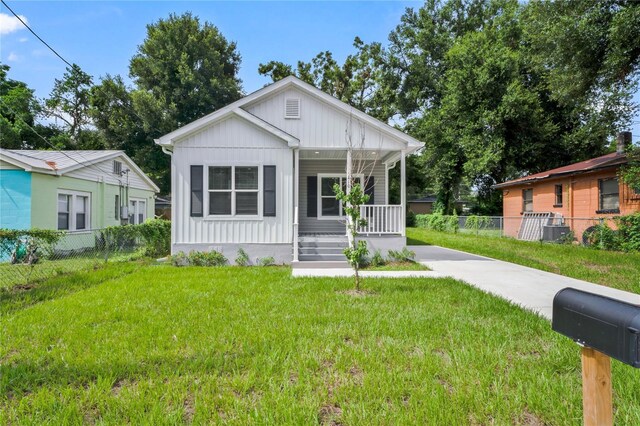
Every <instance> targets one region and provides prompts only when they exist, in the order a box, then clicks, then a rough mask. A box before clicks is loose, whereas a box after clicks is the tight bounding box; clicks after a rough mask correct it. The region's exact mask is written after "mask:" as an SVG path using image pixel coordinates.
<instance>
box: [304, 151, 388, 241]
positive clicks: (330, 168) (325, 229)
mask: <svg viewBox="0 0 640 426" xmlns="http://www.w3.org/2000/svg"><path fill="white" fill-rule="evenodd" d="M346 167H347V166H346V160H300V200H299V203H300V204H299V219H298V220H299V223H300V225H299V229H300V232H301V233H310V234H314V233H318V234H323V233H324V234H327V233H331V234H333V233H338V234H339V233H344V232H346V228H345V223H344V221H343V220H330V219H320V220H319V219H318V218H317V217H308V216H307V194H308V188H307V177H308V176H317V175H318V174H323V173H327V174H332V173H335V174H336V175H343V174H346ZM369 170H370V169H369V168H367V172H366V173H365V174H366V175H368V174H369ZM365 177H366V176H365ZM371 177H372V178H373V179H374V187H373V202H374V204H384V202H385V185H386V184H387V183H386V182H385V173H384V165H383V164H382V163H380V162H379V161H377V162H376V163H375V165H374V167H373V171H372V172H371ZM318 214H319V212H318Z"/></svg>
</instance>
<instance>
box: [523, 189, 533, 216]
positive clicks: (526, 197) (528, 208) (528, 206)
mask: <svg viewBox="0 0 640 426" xmlns="http://www.w3.org/2000/svg"><path fill="white" fill-rule="evenodd" d="M522 211H523V212H532V211H533V188H529V189H523V190H522Z"/></svg>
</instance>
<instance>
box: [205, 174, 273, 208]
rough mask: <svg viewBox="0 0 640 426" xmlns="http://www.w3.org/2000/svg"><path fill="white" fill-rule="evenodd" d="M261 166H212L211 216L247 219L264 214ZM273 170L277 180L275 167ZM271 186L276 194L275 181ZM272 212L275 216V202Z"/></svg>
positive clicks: (271, 189)
mask: <svg viewBox="0 0 640 426" xmlns="http://www.w3.org/2000/svg"><path fill="white" fill-rule="evenodd" d="M260 169H261V167H260V166H252V165H246V166H245V165H234V166H209V167H208V170H207V192H208V195H209V197H208V199H209V209H208V216H210V217H237V218H245V219H246V218H251V217H260V216H261V214H262V212H261V208H260V205H261V204H260V201H261V198H262V197H261V189H260V188H261V185H262V180H263V179H261V178H260ZM273 172H274V179H275V170H273ZM269 189H270V191H269V192H270V194H273V195H274V196H275V180H274V182H273V185H270V187H269ZM265 203H266V200H265ZM269 207H271V205H269ZM269 213H271V211H270V212H269ZM270 215H275V202H274V203H273V214H270Z"/></svg>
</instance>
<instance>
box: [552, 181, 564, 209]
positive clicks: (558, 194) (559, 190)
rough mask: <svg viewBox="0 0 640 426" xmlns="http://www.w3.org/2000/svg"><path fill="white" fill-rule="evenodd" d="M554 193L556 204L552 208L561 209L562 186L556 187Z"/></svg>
mask: <svg viewBox="0 0 640 426" xmlns="http://www.w3.org/2000/svg"><path fill="white" fill-rule="evenodd" d="M555 193H556V202H555V204H554V207H562V185H556V187H555Z"/></svg>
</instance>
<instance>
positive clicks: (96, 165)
mask: <svg viewBox="0 0 640 426" xmlns="http://www.w3.org/2000/svg"><path fill="white" fill-rule="evenodd" d="M0 102H2V104H4V106H6V107H7V108H8V109H9V111H11V112H12V113H13V114H14V115H15V116H16V118H18V119H19V120H20V121H22V122H23V123H24V124H25V125H26V126H27V127H28V128H29V129H31V131H32V132H33V133H35V134H36V135H37V136H38V137H39V138H40V139H42V140H43V141H44V142H45V143H46V144H47V145H49V147H51V148H53V150H54V151H56V152H60V153H61V154H62V155H64V156H65V157H67V158H68V159H69V160H71V161H74V162H75V163H77V164H78V165H80V166H83V167H95V168H96V169H98V170H99V171H101V172H102V173H109V172H108V171H106V170H104V169H102V168H101V167H100V166H99V165H98V164H97V163H93V164H91V163H89V160H87V158H85V157H83V156H82V154H81V153H80V152H78V151H76V153H77V154H78V155H79V156H80V158H82V159H83V160H84V161H85V163H83V162H80V161H78V160H77V159H75V158H73V157H71V156H70V155H68V154H67V152H66V151H65V150H63V149H58V148H57V147H56V146H55V145H54V144H52V143H51V142H49V140H48V139H47V138H45V137H44V136H42V135H41V134H40V133H38V131H37V130H36V129H34V128H33V126H31V125H30V124H29V123H27V121H26V120H25V119H23V118H22V117H20V114H18V113H17V112H16V110H14V109H13V108H11V106H10V105H9V104H7V103H6V102H5V101H4V99H2V98H0ZM27 157H29V155H27ZM32 158H36V157H32ZM38 160H41V159H40V158H38Z"/></svg>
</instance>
